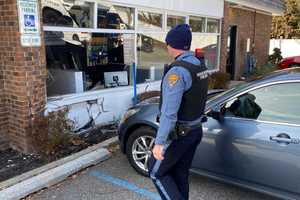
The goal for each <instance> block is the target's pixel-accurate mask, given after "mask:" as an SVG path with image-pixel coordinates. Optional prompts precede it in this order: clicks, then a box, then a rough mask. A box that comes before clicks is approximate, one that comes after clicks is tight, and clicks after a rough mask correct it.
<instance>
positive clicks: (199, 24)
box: [189, 16, 205, 33]
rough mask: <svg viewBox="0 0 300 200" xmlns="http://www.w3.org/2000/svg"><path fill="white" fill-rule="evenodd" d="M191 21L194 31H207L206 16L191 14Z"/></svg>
mask: <svg viewBox="0 0 300 200" xmlns="http://www.w3.org/2000/svg"><path fill="white" fill-rule="evenodd" d="M189 23H190V27H191V29H192V32H199V33H204V32H205V18H204V17H196V16H190V22H189Z"/></svg>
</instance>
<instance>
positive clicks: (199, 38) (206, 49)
mask: <svg viewBox="0 0 300 200" xmlns="http://www.w3.org/2000/svg"><path fill="white" fill-rule="evenodd" d="M219 39H220V36H215V35H212V36H208V35H205V36H204V35H199V34H197V33H194V34H193V40H192V45H191V49H192V50H195V49H201V50H202V52H203V54H204V58H205V64H206V66H207V68H208V69H209V70H214V69H216V66H218V59H219V56H218V55H219Z"/></svg>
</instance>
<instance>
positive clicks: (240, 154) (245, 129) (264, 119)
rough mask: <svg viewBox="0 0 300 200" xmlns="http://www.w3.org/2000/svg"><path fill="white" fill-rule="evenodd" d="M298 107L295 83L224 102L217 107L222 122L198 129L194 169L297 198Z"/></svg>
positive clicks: (299, 93)
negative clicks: (221, 109)
mask: <svg viewBox="0 0 300 200" xmlns="http://www.w3.org/2000/svg"><path fill="white" fill-rule="evenodd" d="M245 99H246V100H247V101H246V103H245ZM249 99H250V100H249ZM237 101H240V102H239V103H237ZM242 101H244V102H242ZM251 101H252V102H251ZM299 102H300V83H299V82H289V83H276V84H269V85H265V86H263V87H260V88H256V89H253V90H250V91H246V92H243V93H242V94H240V95H238V96H236V97H232V98H230V99H228V100H227V101H226V102H224V103H222V105H220V106H224V109H225V116H224V120H222V121H218V120H215V119H212V118H209V119H208V121H207V123H205V124H203V129H204V132H205V133H204V138H203V141H202V143H201V144H200V145H199V146H198V149H197V152H196V155H195V158H194V162H193V167H194V168H196V169H198V170H205V171H208V172H212V173H216V174H218V175H223V176H227V177H231V178H236V179H240V180H243V181H247V182H250V183H254V184H260V185H263V186H268V187H273V188H274V189H276V188H279V189H282V190H285V191H288V192H293V193H298V194H300V173H299V172H300V164H299V163H300V162H299V161H300V104H299ZM241 105H242V107H241Z"/></svg>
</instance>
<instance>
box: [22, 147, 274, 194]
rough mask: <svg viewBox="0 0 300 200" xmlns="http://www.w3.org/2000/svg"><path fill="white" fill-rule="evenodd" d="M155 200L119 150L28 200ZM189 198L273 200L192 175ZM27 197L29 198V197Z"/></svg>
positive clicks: (145, 180) (148, 185)
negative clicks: (107, 158)
mask: <svg viewBox="0 0 300 200" xmlns="http://www.w3.org/2000/svg"><path fill="white" fill-rule="evenodd" d="M54 199H57V200H99V199H101V200H146V199H150V200H158V199H160V198H159V197H158V196H157V192H156V189H155V188H154V186H153V184H152V182H151V180H150V179H149V178H145V177H143V176H140V175H139V174H137V173H136V172H135V171H134V170H133V169H132V167H131V166H130V165H129V163H128V161H127V158H126V156H125V155H123V154H121V153H120V151H117V152H116V153H113V156H112V158H111V159H109V160H107V161H105V162H103V163H101V165H97V166H95V167H92V168H89V169H88V170H86V171H84V172H82V173H81V174H79V175H78V176H76V177H73V178H69V179H68V180H67V181H65V182H63V183H61V184H59V185H57V186H55V187H52V188H49V189H46V190H44V191H41V192H40V193H38V194H35V195H33V196H32V197H31V198H30V200H54ZM190 199H192V200H240V199H243V200H274V199H275V198H273V197H269V196H265V195H262V194H258V193H256V192H252V191H249V190H244V189H241V188H239V187H235V186H231V185H227V184H222V183H219V182H216V181H214V180H211V179H207V178H204V177H201V176H197V175H191V188H190ZM28 200H29V199H28Z"/></svg>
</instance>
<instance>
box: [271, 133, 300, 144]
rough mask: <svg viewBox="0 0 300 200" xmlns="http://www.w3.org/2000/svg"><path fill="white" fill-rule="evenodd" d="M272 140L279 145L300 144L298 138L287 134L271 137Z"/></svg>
mask: <svg viewBox="0 0 300 200" xmlns="http://www.w3.org/2000/svg"><path fill="white" fill-rule="evenodd" d="M270 140H272V141H276V142H278V143H286V144H291V143H292V144H300V139H298V138H291V137H290V136H289V135H288V134H286V133H280V134H279V135H277V136H271V137H270Z"/></svg>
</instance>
